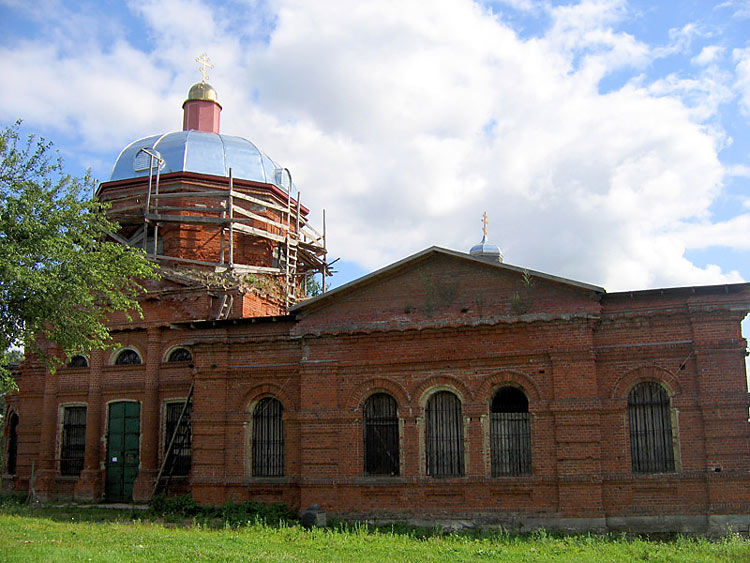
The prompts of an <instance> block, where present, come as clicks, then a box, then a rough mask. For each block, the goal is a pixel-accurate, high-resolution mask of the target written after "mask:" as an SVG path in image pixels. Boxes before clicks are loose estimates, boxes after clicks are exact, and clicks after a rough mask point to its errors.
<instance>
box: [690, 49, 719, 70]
mask: <svg viewBox="0 0 750 563" xmlns="http://www.w3.org/2000/svg"><path fill="white" fill-rule="evenodd" d="M724 51H725V49H724V47H722V46H721V45H706V46H705V47H703V48H702V49H701V52H700V53H698V54H697V55H696V56H695V57H693V58H692V59H690V62H691V63H693V64H695V65H700V66H705V65H709V64H711V63H714V62H716V60H717V59H718V58H719V57H721V55H723V54H724Z"/></svg>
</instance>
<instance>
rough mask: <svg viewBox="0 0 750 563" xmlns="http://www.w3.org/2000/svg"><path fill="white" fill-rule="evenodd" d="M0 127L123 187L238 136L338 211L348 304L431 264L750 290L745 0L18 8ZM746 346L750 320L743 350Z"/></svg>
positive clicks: (290, 1) (314, 203)
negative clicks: (208, 113) (370, 284)
mask: <svg viewBox="0 0 750 563" xmlns="http://www.w3.org/2000/svg"><path fill="white" fill-rule="evenodd" d="M0 22H2V23H0V26H1V29H0V31H2V33H0V70H2V76H3V77H4V79H5V82H6V84H9V85H10V86H9V87H6V88H5V89H4V96H3V97H4V99H3V103H2V105H0V123H2V124H6V125H7V124H10V123H12V122H14V121H15V120H16V119H18V118H22V119H23V120H24V128H25V130H27V131H33V132H36V133H39V134H41V135H43V136H45V137H46V138H48V139H50V140H52V141H54V142H55V144H56V146H57V148H58V149H59V150H60V152H61V153H62V155H63V157H64V158H65V161H66V163H67V167H68V169H69V171H70V172H71V173H73V174H80V173H82V172H83V171H84V170H85V169H86V168H91V170H92V172H93V174H94V176H95V177H97V178H99V179H100V180H106V179H107V178H108V176H109V173H110V170H111V166H112V164H113V163H114V160H115V159H116V157H117V155H118V153H119V151H120V150H121V148H123V147H124V146H125V145H126V144H128V143H129V142H130V141H132V140H134V139H137V138H140V137H145V136H147V135H151V134H156V133H163V132H167V131H172V130H177V129H179V128H180V127H181V104H182V101H183V100H184V98H185V95H186V93H187V90H188V88H189V87H190V85H191V84H192V83H194V82H197V81H198V80H200V74H199V72H198V70H197V65H196V63H195V62H194V59H195V57H197V56H198V55H199V54H201V53H203V52H207V53H208V54H209V56H210V57H211V59H212V61H213V63H214V65H215V68H214V69H213V70H211V71H210V79H209V81H210V82H211V84H212V85H213V86H214V87H215V88H216V89H217V91H218V93H219V98H220V101H221V103H222V105H223V107H224V110H223V113H222V132H224V133H228V134H234V135H240V136H243V137H246V138H249V139H251V140H252V141H253V142H255V143H256V144H257V145H259V146H260V147H261V148H262V149H263V150H264V151H265V152H266V153H268V154H269V155H270V156H271V157H272V158H274V159H275V160H276V161H278V162H280V163H282V164H283V165H284V166H287V167H289V168H290V169H291V170H292V172H293V174H294V178H295V183H296V184H297V186H298V187H299V189H300V190H301V192H302V201H303V203H304V204H306V205H307V206H308V207H309V208H310V209H311V210H312V213H313V223H317V224H318V225H319V224H320V220H319V219H318V218H319V217H320V216H321V213H322V209H323V208H325V209H326V216H327V223H328V224H327V230H328V234H329V249H330V255H331V258H336V257H340V258H341V260H340V261H339V262H338V263H337V266H338V269H339V271H340V273H339V274H337V276H336V277H335V278H334V280H333V283H334V285H340V284H342V283H345V282H346V281H348V280H350V279H352V278H353V277H356V276H358V275H361V274H363V273H366V272H369V271H371V270H373V269H375V268H378V267H381V266H384V265H386V264H388V263H390V262H392V261H395V260H398V259H400V258H403V257H404V256H407V255H409V254H412V253H414V252H418V251H419V250H422V249H424V248H426V247H428V246H431V245H439V246H444V247H448V248H452V249H456V250H467V249H468V248H470V247H471V246H472V245H473V244H475V243H476V242H478V240H479V239H480V238H481V223H480V218H481V215H482V213H483V212H484V211H487V213H488V215H489V218H490V225H489V232H490V239H491V240H492V241H493V242H495V243H496V244H498V245H499V246H500V247H501V248H502V249H503V252H504V254H505V258H506V261H507V262H509V263H512V264H516V265H520V266H525V267H529V268H532V269H538V270H543V271H546V272H549V273H552V274H555V275H559V276H564V277H570V278H573V279H577V280H581V281H584V282H589V283H594V284H597V285H602V286H604V287H605V288H607V289H608V290H610V291H617V290H629V289H643V288H650V287H667V286H681V285H695V284H719V283H728V282H738V281H743V280H750V234H749V232H748V231H749V230H750V189H749V186H750V0H726V1H721V0H720V1H697V0H696V1H664V2H647V1H641V0H637V1H636V0H632V1H625V0H583V1H575V2H574V1H570V2H555V1H533V0H501V1H495V2H486V1H485V2H471V1H469V0H435V1H434V2H430V3H425V2H422V1H419V0H399V1H397V2H396V1H393V2H391V1H386V0H379V1H377V2H367V1H361V2H356V3H352V2H344V1H331V0H317V1H316V2H309V1H304V0H273V1H263V0H246V1H238V0H235V1H228V2H213V1H210V0H164V1H160V2H157V1H153V0H132V1H128V2H112V1H98V2H93V1H91V2H87V1H80V2H60V1H55V0H39V1H36V2H27V1H22V0H0ZM747 332H748V326H747V321H746V323H745V333H747Z"/></svg>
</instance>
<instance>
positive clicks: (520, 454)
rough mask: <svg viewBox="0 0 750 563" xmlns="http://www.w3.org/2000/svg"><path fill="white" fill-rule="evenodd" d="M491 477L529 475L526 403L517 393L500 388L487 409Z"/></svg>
mask: <svg viewBox="0 0 750 563" xmlns="http://www.w3.org/2000/svg"><path fill="white" fill-rule="evenodd" d="M490 411H491V413H490V446H491V451H492V476H493V477H497V476H498V475H528V474H530V473H531V432H530V430H529V400H528V399H527V398H526V395H525V394H524V393H523V391H521V390H520V389H516V388H515V387H502V388H501V389H499V390H498V392H497V393H495V396H494V397H493V398H492V404H491V405H490Z"/></svg>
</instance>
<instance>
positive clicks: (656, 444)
mask: <svg viewBox="0 0 750 563" xmlns="http://www.w3.org/2000/svg"><path fill="white" fill-rule="evenodd" d="M628 420H629V422H630V455H631V457H632V460H633V472H635V473H663V472H668V471H674V447H673V445H672V419H671V409H670V401H669V395H668V394H667V392H666V391H665V390H664V388H663V387H662V386H661V385H659V384H658V383H654V382H653V381H645V382H643V383H639V384H638V385H636V386H635V387H633V390H632V391H631V392H630V395H629V396H628Z"/></svg>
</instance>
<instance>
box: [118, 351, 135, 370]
mask: <svg viewBox="0 0 750 563" xmlns="http://www.w3.org/2000/svg"><path fill="white" fill-rule="evenodd" d="M140 363H141V357H140V355H139V354H138V352H136V351H135V350H130V349H126V350H123V351H122V352H120V353H119V354H117V358H116V359H115V365H116V366H125V365H138V364H140Z"/></svg>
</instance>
